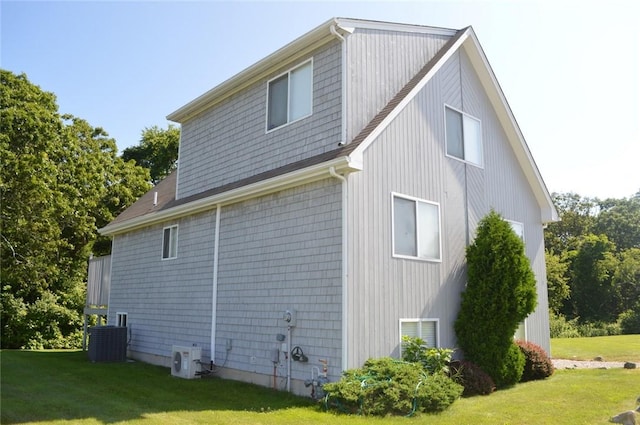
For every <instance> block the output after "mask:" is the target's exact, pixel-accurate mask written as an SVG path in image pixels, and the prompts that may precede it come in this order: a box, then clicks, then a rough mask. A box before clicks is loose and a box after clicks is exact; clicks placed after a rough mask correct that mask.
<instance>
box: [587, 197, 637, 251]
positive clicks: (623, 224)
mask: <svg viewBox="0 0 640 425" xmlns="http://www.w3.org/2000/svg"><path fill="white" fill-rule="evenodd" d="M599 206H600V213H599V214H598V216H597V217H596V221H595V226H594V232H595V233H596V234H604V235H607V237H608V238H609V240H610V241H612V242H613V243H614V244H615V245H616V247H617V248H618V250H620V251H624V250H626V249H629V248H640V196H636V197H632V198H629V199H626V198H624V199H607V200H605V201H600V202H599Z"/></svg>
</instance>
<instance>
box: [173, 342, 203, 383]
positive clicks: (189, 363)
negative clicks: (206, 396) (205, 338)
mask: <svg viewBox="0 0 640 425" xmlns="http://www.w3.org/2000/svg"><path fill="white" fill-rule="evenodd" d="M171 351H172V353H171V375H173V376H178V377H180V378H185V379H193V378H198V377H199V375H196V372H197V371H198V369H199V365H200V359H201V356H202V348H200V347H181V346H178V345H174V346H173V348H172V350H171Z"/></svg>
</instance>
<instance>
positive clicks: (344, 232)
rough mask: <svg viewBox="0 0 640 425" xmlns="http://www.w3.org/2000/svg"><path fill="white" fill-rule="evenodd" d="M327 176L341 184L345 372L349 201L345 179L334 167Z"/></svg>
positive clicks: (344, 354)
mask: <svg viewBox="0 0 640 425" xmlns="http://www.w3.org/2000/svg"><path fill="white" fill-rule="evenodd" d="M329 174H331V176H333V177H335V178H336V179H338V180H340V181H341V182H342V365H341V367H342V370H343V371H345V370H347V365H348V360H349V356H348V349H349V344H348V336H349V334H348V332H347V323H348V322H347V320H348V318H349V314H348V306H349V304H348V295H349V291H348V283H349V264H348V259H349V250H348V243H349V238H348V235H347V230H348V217H347V212H348V211H349V208H348V204H347V202H348V201H349V187H348V186H347V184H348V182H347V178H346V177H345V176H342V175H340V174H338V173H336V169H335V167H331V168H329Z"/></svg>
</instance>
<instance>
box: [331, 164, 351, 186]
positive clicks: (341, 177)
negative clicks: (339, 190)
mask: <svg viewBox="0 0 640 425" xmlns="http://www.w3.org/2000/svg"><path fill="white" fill-rule="evenodd" d="M329 174H331V177H335V178H336V179H338V180H340V181H341V182H343V183H344V182H346V181H347V179H346V178H345V177H344V176H343V175H341V174H338V173H337V172H336V167H329Z"/></svg>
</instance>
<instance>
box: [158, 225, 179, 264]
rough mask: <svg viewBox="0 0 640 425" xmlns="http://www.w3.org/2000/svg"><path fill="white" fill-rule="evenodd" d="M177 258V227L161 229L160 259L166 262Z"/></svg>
mask: <svg viewBox="0 0 640 425" xmlns="http://www.w3.org/2000/svg"><path fill="white" fill-rule="evenodd" d="M177 256H178V226H177V225H175V226H170V227H165V228H164V229H162V259H163V260H168V259H171V258H176V257H177Z"/></svg>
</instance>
